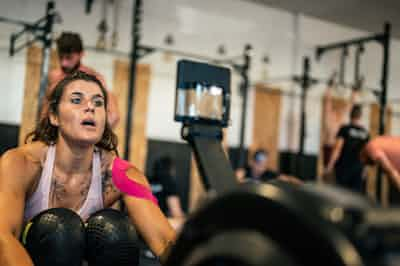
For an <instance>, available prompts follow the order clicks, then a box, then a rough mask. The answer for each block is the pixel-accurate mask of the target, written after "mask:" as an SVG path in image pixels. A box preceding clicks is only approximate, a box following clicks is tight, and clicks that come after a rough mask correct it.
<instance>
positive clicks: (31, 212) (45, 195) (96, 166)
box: [24, 145, 103, 222]
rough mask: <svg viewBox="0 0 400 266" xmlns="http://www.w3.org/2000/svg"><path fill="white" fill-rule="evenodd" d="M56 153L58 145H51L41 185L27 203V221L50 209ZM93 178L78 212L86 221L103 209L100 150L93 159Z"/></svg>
mask: <svg viewBox="0 0 400 266" xmlns="http://www.w3.org/2000/svg"><path fill="white" fill-rule="evenodd" d="M55 155H56V147H55V146H54V145H51V146H49V148H48V150H47V154H46V161H45V163H44V165H43V171H42V175H41V176H40V181H39V185H38V187H37V189H36V191H35V192H34V193H33V194H32V196H31V197H30V198H29V199H28V201H27V202H26V204H25V211H24V221H25V222H27V221H29V220H30V219H31V218H33V217H34V216H35V215H37V214H38V213H40V212H41V211H44V210H47V209H49V197H50V187H51V177H52V172H53V167H54V160H55ZM92 166H93V167H92V180H91V183H90V188H89V192H88V194H87V196H86V200H85V202H84V203H83V205H82V207H81V208H80V209H79V211H78V212H77V213H78V214H79V216H81V218H82V220H83V221H86V220H87V219H88V218H89V216H90V215H91V214H92V213H94V212H96V211H98V210H100V209H103V193H102V187H101V163H100V152H98V151H95V152H94V155H93V161H92Z"/></svg>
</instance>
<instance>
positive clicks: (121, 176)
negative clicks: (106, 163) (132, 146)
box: [112, 157, 158, 204]
mask: <svg viewBox="0 0 400 266" xmlns="http://www.w3.org/2000/svg"><path fill="white" fill-rule="evenodd" d="M129 168H132V165H131V164H129V162H127V161H125V160H122V159H120V158H118V157H115V159H114V162H113V167H112V180H113V183H114V185H115V186H116V187H117V188H118V189H119V190H120V191H122V192H124V193H126V194H128V195H130V196H133V197H137V198H142V199H147V200H150V201H152V202H154V203H155V204H158V202H157V199H156V197H154V195H153V194H151V191H150V190H149V189H148V188H147V187H145V186H143V185H141V184H139V183H137V182H135V181H133V180H132V179H130V178H129V177H128V176H127V174H126V171H127V170H128V169H129Z"/></svg>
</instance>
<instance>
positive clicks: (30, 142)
mask: <svg viewBox="0 0 400 266" xmlns="http://www.w3.org/2000/svg"><path fill="white" fill-rule="evenodd" d="M48 101H49V112H47V115H46V117H42V118H41V120H40V121H39V123H38V125H37V127H36V129H35V130H34V131H33V132H32V133H31V134H30V135H28V137H27V141H26V144H25V145H22V146H20V147H17V148H15V149H11V150H9V151H7V152H6V153H5V154H4V155H3V156H2V157H1V159H0V160H1V161H0V213H1V214H2V218H1V219H0V265H4V266H14V265H15V266H28V265H33V264H32V260H31V258H32V256H30V255H28V253H27V252H26V250H25V249H24V246H23V245H22V244H21V243H20V242H19V241H18V237H19V236H20V234H21V232H22V231H24V233H26V230H28V229H25V230H23V225H24V224H26V223H27V222H28V221H31V220H32V218H34V217H35V216H36V215H38V214H39V213H41V212H43V211H46V210H49V209H53V208H67V209H69V210H72V211H73V212H74V213H76V214H78V215H79V216H80V218H81V219H82V220H83V221H87V220H88V219H90V216H91V215H92V214H93V213H95V212H96V211H99V210H101V209H104V208H107V207H109V206H111V205H112V204H113V203H115V202H116V201H117V200H119V199H120V198H122V199H123V201H124V203H125V205H126V208H127V213H128V217H129V220H128V221H131V223H132V224H133V225H134V226H135V228H136V230H137V231H138V232H139V234H140V235H141V236H142V237H143V239H144V241H145V242H146V243H147V244H148V246H149V247H150V249H151V250H152V252H153V253H154V254H155V255H156V256H159V257H160V260H161V262H163V261H165V258H166V254H168V250H169V248H170V247H171V245H172V243H173V242H174V241H175V238H176V233H175V230H174V229H173V228H172V227H171V226H170V224H169V223H168V220H167V219H166V217H165V216H164V215H163V213H162V211H161V210H160V208H159V207H158V204H157V200H156V199H155V197H154V196H153V195H152V194H151V190H150V185H149V183H148V181H147V179H146V177H145V176H144V175H143V174H142V173H141V172H140V171H139V170H138V169H137V168H135V166H134V165H133V164H131V163H129V162H127V161H124V160H122V159H120V158H118V156H117V150H116V146H117V139H116V136H115V134H114V133H113V132H112V130H111V129H110V125H109V122H108V119H107V115H106V109H107V104H108V94H107V92H106V90H105V88H104V86H103V83H102V82H101V81H99V80H98V79H97V78H96V77H95V76H93V75H90V74H87V73H84V72H81V71H77V72H75V73H74V74H72V75H68V76H66V77H65V78H64V79H62V80H61V81H60V82H59V83H57V85H56V86H55V87H54V89H53V90H52V92H51V94H50V95H49V99H48ZM79 216H78V217H79ZM31 228H33V226H32V227H31ZM32 230H33V229H32ZM28 231H29V230H28ZM55 239H56V238H55ZM43 240H46V239H45V238H43ZM47 240H49V239H47ZM70 244H71V243H68V245H70ZM56 246H57V245H56ZM36 247H40V245H36ZM49 247H51V246H49ZM53 256H54V255H53ZM71 256H74V254H71Z"/></svg>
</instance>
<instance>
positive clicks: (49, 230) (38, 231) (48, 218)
mask: <svg viewBox="0 0 400 266" xmlns="http://www.w3.org/2000/svg"><path fill="white" fill-rule="evenodd" d="M22 242H23V244H24V246H25V248H26V250H27V251H28V253H29V255H30V257H31V258H32V260H33V263H34V264H35V265H39V266H81V265H82V261H83V258H84V254H85V228H84V224H83V222H82V220H81V218H80V217H79V215H78V214H76V213H75V212H73V211H72V210H69V209H64V208H54V209H49V210H46V211H43V212H41V213H39V214H38V215H36V216H35V217H34V218H32V220H31V221H30V222H29V223H28V224H27V225H26V227H25V230H24V231H23V234H22Z"/></svg>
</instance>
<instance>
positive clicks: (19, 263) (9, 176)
mask: <svg viewBox="0 0 400 266" xmlns="http://www.w3.org/2000/svg"><path fill="white" fill-rule="evenodd" d="M32 170H33V169H32V168H31V167H29V162H28V160H27V159H26V157H25V155H24V154H23V153H22V152H21V151H19V150H16V149H15V150H11V151H9V152H7V153H6V154H4V155H3V156H2V157H1V159H0V213H1V215H2V218H1V219H0V265H2V266H30V265H33V263H32V261H31V259H30V257H29V255H28V253H27V252H26V251H25V249H24V247H23V246H22V245H21V243H20V242H19V241H18V237H19V234H20V231H21V225H22V219H23V211H24V206H25V194H26V191H27V188H28V187H29V185H30V184H29V183H30V182H29V180H30V178H29V175H32Z"/></svg>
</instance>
